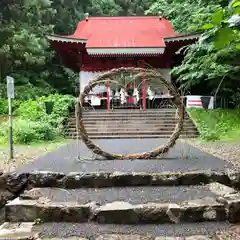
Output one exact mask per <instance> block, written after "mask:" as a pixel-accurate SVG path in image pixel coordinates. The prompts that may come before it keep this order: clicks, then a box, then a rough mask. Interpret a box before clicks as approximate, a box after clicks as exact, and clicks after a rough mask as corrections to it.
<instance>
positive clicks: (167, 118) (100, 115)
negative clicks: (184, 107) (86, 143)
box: [65, 109, 198, 139]
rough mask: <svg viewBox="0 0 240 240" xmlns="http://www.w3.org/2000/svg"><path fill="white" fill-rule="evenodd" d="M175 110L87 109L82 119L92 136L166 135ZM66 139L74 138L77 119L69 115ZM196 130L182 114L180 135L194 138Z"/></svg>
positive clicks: (170, 127)
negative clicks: (182, 125)
mask: <svg viewBox="0 0 240 240" xmlns="http://www.w3.org/2000/svg"><path fill="white" fill-rule="evenodd" d="M175 112H176V110H175V109H156V110H152V109H151V110H148V111H147V112H142V111H140V110H133V109H132V110H123V109H122V110H121V109H119V110H114V111H110V112H107V111H106V110H96V111H86V112H84V115H83V121H84V124H85V127H86V130H87V132H88V134H89V137H90V138H91V139H120V138H168V137H169V136H171V134H172V132H173V130H174V128H175V125H176V122H177V120H176V118H175ZM65 129H66V130H65V135H66V137H68V138H73V139H75V138H77V131H76V119H75V115H74V113H72V114H71V116H70V118H69V121H68V123H67V125H66V128H65ZM196 137H198V131H197V128H196V126H195V125H194V124H193V122H192V120H191V119H190V118H189V116H188V114H186V116H185V120H184V129H183V132H182V135H181V138H196Z"/></svg>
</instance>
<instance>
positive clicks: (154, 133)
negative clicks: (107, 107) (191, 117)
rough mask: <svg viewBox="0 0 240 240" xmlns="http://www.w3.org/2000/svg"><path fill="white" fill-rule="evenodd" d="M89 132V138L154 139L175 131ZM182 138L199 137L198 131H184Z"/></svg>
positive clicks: (75, 133) (73, 133)
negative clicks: (126, 137) (127, 137)
mask: <svg viewBox="0 0 240 240" xmlns="http://www.w3.org/2000/svg"><path fill="white" fill-rule="evenodd" d="M87 132H88V135H89V136H95V137H97V136H102V137H104V136H106V137H107V136H122V137H124V136H127V135H128V136H129V137H132V138H133V137H140V136H142V137H145V136H150V137H154V136H157V137H158V136H160V137H161V136H163V137H164V136H171V135H172V133H173V131H171V130H170V131H166V130H165V131H154V130H152V131H145V132H144V131H142V130H141V131H130V130H129V131H124V132H123V131H121V130H120V131H114V132H113V131H112V132H108V131H104V132H103V131H102V132H98V131H95V130H89V131H87ZM66 134H71V135H74V136H75V135H77V131H72V132H67V133H66ZM181 136H198V134H197V131H183V132H182V133H181Z"/></svg>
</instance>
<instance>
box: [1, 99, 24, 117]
mask: <svg viewBox="0 0 240 240" xmlns="http://www.w3.org/2000/svg"><path fill="white" fill-rule="evenodd" d="M20 104H21V101H19V100H12V109H13V110H15V109H17V108H18V107H19V106H20ZM7 114H8V100H6V99H1V98H0V116H1V115H7Z"/></svg>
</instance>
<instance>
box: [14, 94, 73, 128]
mask: <svg viewBox="0 0 240 240" xmlns="http://www.w3.org/2000/svg"><path fill="white" fill-rule="evenodd" d="M45 102H53V103H54V106H53V111H52V113H51V114H49V115H48V114H47V113H46V108H45ZM74 103H75V98H74V97H73V96H70V95H59V94H54V95H49V96H47V97H40V98H38V99H37V100H28V101H25V102H23V103H22V104H21V105H20V107H19V108H18V109H17V110H16V114H17V115H18V116H19V117H21V118H23V119H29V120H32V121H44V122H48V123H50V124H51V125H52V126H53V127H60V125H61V124H62V122H63V120H64V119H65V118H66V117H68V114H69V110H70V108H71V107H73V106H74Z"/></svg>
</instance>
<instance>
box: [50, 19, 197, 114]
mask: <svg viewBox="0 0 240 240" xmlns="http://www.w3.org/2000/svg"><path fill="white" fill-rule="evenodd" d="M48 38H49V40H50V41H51V45H52V47H53V48H54V49H55V50H56V52H57V54H59V55H60V56H61V57H62V59H63V61H64V64H65V66H66V67H69V68H71V69H73V70H74V71H77V72H79V81H80V82H79V83H80V91H82V90H83V88H84V87H85V86H86V85H87V84H88V82H89V81H90V80H92V79H93V78H94V77H96V76H97V75H99V74H101V73H102V72H104V71H107V70H110V69H114V68H120V67H142V68H147V67H151V68H155V69H158V70H159V71H160V72H161V73H162V74H163V75H164V77H165V78H167V79H168V80H169V81H171V77H170V70H171V68H172V65H173V64H174V56H175V55H176V53H177V51H178V50H179V49H181V48H182V47H183V46H186V45H189V44H192V43H194V42H195V41H196V40H197V39H198V35H179V34H176V33H175V31H174V30H173V28H172V26H171V23H170V22H169V21H168V20H167V19H164V18H162V17H147V16H143V17H88V16H87V17H86V19H85V20H83V21H80V23H79V25H78V27H77V29H76V31H75V33H74V34H73V35H70V36H59V35H52V36H48ZM136 85H137V84H135V83H132V84H131V86H129V85H128V86H127V92H126V91H125V90H123V89H110V87H111V86H110V85H105V86H99V87H96V89H95V88H94V90H93V92H92V93H91V96H89V98H90V99H87V100H86V101H88V102H89V100H90V101H91V104H92V105H96V106H97V105H100V106H101V107H103V106H104V107H106V108H107V110H110V108H111V104H112V106H113V105H114V101H115V100H116V99H118V100H119V101H120V104H118V105H119V107H121V105H124V104H123V103H125V105H126V102H128V103H130V105H132V106H134V105H135V106H136V107H140V108H142V109H143V110H146V109H147V104H146V100H147V98H152V96H151V97H150V95H151V94H150V92H152V91H151V90H150V87H151V86H147V84H146V82H145V81H144V79H143V81H142V82H141V86H138V87H137V86H136ZM123 91H125V92H123ZM164 91H165V90H162V92H161V91H160V93H155V98H156V96H157V97H163V96H165V97H167V93H166V92H164ZM159 94H160V95H162V96H159ZM123 95H126V96H127V97H128V99H127V100H126V99H124V98H123ZM119 101H118V103H119Z"/></svg>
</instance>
